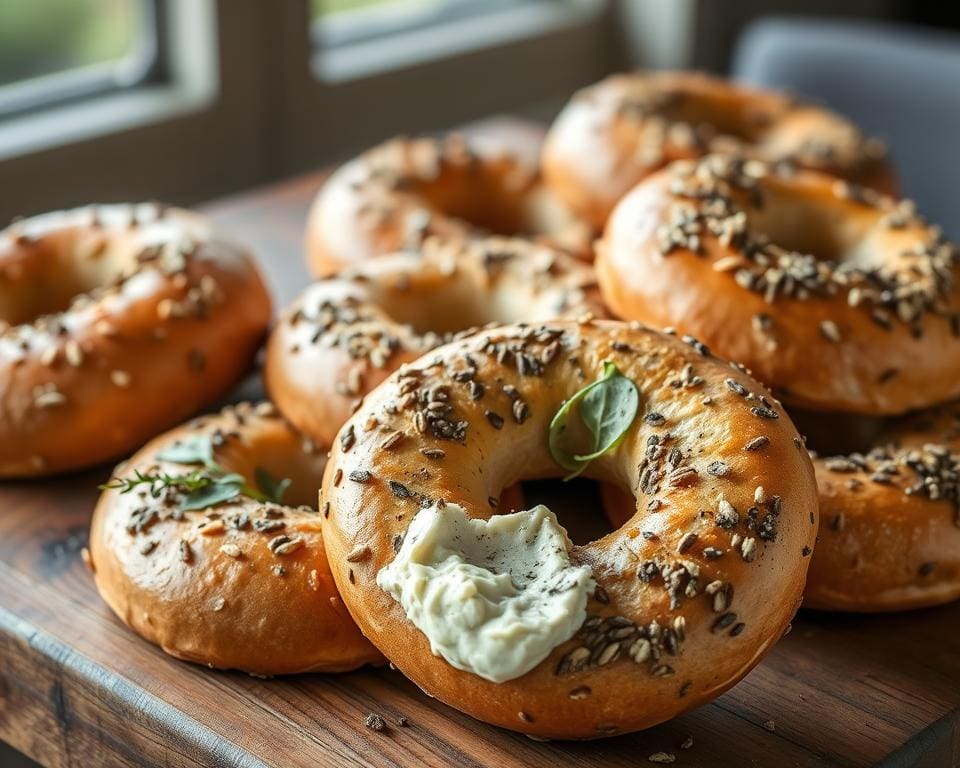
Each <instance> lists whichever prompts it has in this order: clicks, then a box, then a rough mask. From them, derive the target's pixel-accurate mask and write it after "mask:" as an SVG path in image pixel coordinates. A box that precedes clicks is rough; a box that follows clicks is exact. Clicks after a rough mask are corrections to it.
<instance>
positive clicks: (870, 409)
mask: <svg viewBox="0 0 960 768" xmlns="http://www.w3.org/2000/svg"><path fill="white" fill-rule="evenodd" d="M958 264H960V252H958V250H957V248H956V247H955V246H954V245H952V244H951V243H949V242H946V241H945V240H943V238H942V235H941V233H940V231H939V230H938V229H937V228H936V227H931V226H929V225H927V224H926V223H924V222H923V221H922V220H921V219H920V218H919V217H918V216H917V215H916V213H915V211H914V209H913V206H912V205H911V204H910V203H909V202H906V201H901V202H898V201H894V200H893V199H891V198H887V197H883V196H881V195H877V194H875V193H871V192H869V191H867V190H864V189H862V188H857V187H853V186H851V185H850V184H848V183H846V182H839V181H837V180H835V179H833V178H832V177H829V176H826V175H823V174H821V173H816V172H813V171H795V170H792V169H791V168H790V167H788V166H784V165H782V164H780V165H770V164H767V163H761V162H758V161H753V160H743V159H740V158H736V157H733V156H719V155H713V156H708V157H706V158H702V159H700V160H698V161H680V162H678V163H675V164H674V165H671V166H669V167H668V168H666V169H664V170H662V171H660V172H658V173H656V174H654V175H652V176H650V177H649V178H648V179H646V180H645V181H643V182H641V183H640V184H639V185H637V187H636V188H635V189H633V190H632V191H631V192H630V193H629V194H628V195H627V196H626V197H624V198H623V200H621V202H620V203H619V204H618V205H617V208H616V210H615V211H614V213H613V215H612V216H611V217H610V221H609V223H608V224H607V228H606V231H605V233H604V236H603V239H602V240H601V241H600V242H599V243H598V244H597V262H596V269H597V278H598V280H599V282H600V288H601V291H602V293H603V297H604V300H605V301H606V303H607V305H608V306H609V308H610V310H611V311H612V312H613V313H614V314H615V315H617V316H619V317H623V318H625V319H631V320H639V321H641V322H645V323H649V324H650V325H653V326H656V327H664V326H673V327H676V328H677V329H678V330H679V331H681V332H684V333H690V334H692V335H694V336H696V337H697V338H701V339H703V341H704V343H706V344H708V345H709V346H710V347H711V349H713V350H714V351H716V353H717V354H719V355H721V356H723V357H725V358H727V359H729V360H736V361H738V362H741V363H743V364H744V365H746V366H747V367H748V368H749V369H750V370H751V372H752V373H753V374H754V375H755V376H756V377H757V378H758V379H759V380H760V381H762V382H764V383H765V384H767V385H768V386H770V387H771V388H772V390H773V392H774V394H776V395H777V397H779V398H781V399H782V400H783V401H784V402H785V403H787V404H788V405H792V406H797V407H800V408H805V409H809V410H814V411H821V412H823V411H834V412H846V413H859V414H873V415H896V414H902V413H905V412H907V411H910V410H913V409H917V408H926V407H928V406H930V405H932V404H935V403H940V402H944V401H947V400H950V399H952V398H955V397H956V396H958V395H960V281H958V280H957V269H958Z"/></svg>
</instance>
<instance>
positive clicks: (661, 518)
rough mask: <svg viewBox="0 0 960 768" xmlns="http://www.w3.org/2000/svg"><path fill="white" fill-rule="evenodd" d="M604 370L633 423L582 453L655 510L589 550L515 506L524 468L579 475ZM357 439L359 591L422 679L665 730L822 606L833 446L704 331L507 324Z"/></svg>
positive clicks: (409, 389)
mask: <svg viewBox="0 0 960 768" xmlns="http://www.w3.org/2000/svg"><path fill="white" fill-rule="evenodd" d="M600 377H603V378H602V381H601V378H600ZM592 382H601V383H600V384H596V385H595V386H594V387H593V388H592V389H591V390H589V391H591V392H595V393H596V395H593V396H591V398H592V399H591V400H590V401H589V402H590V403H591V406H590V407H591V409H594V415H596V413H597V412H596V410H595V409H597V408H601V409H602V410H601V411H599V413H600V414H605V415H604V416H603V418H602V419H601V420H600V421H599V422H598V423H599V424H601V425H602V424H608V423H609V422H608V420H607V419H608V417H612V416H615V420H617V423H619V424H620V427H618V429H620V428H622V429H623V430H624V431H623V432H622V433H621V434H620V436H619V437H618V438H617V439H616V440H612V439H611V443H610V445H609V446H607V448H606V449H604V450H602V451H600V452H599V453H600V455H599V457H597V458H595V459H594V460H592V461H589V460H587V459H583V460H585V461H588V463H587V464H585V465H579V464H578V465H577V466H578V467H579V470H580V471H584V470H585V474H586V475H587V476H589V477H594V478H597V479H601V480H606V481H608V482H613V483H616V484H617V485H619V486H621V487H624V488H628V489H630V490H631V492H632V493H634V495H635V497H636V504H635V514H634V515H633V516H632V517H631V519H630V520H629V521H628V522H627V523H626V524H625V525H624V526H623V527H622V528H621V529H620V530H618V531H616V532H614V533H612V534H610V535H608V536H606V537H604V538H602V539H600V540H599V541H595V542H591V543H589V544H584V545H577V546H572V545H571V544H570V542H569V541H568V540H567V538H566V535H565V532H564V531H563V528H562V527H560V526H559V524H558V523H556V520H555V518H554V517H553V516H552V513H550V512H549V510H546V508H545V507H538V508H536V509H534V510H531V511H529V512H521V513H518V514H516V515H506V516H504V515H493V514H492V509H491V506H492V504H493V502H492V499H495V497H496V496H497V494H498V493H499V491H500V490H501V489H502V488H504V487H505V486H507V485H510V484H512V483H515V482H518V481H520V480H523V479H528V478H537V477H556V476H558V475H560V474H565V469H562V468H561V466H559V465H558V463H557V461H558V460H560V459H558V458H557V456H558V454H557V452H556V451H560V450H563V451H566V450H568V449H566V448H563V447H562V445H561V444H562V441H563V440H565V439H568V438H567V437H566V436H572V438H574V439H579V438H582V436H583V434H584V433H583V430H584V429H585V428H586V426H585V425H586V424H587V415H586V412H585V411H584V410H583V409H584V408H585V407H586V405H585V404H586V403H587V394H588V393H587V392H586V391H585V390H583V389H582V388H584V387H585V386H586V385H589V384H591V383H592ZM612 382H615V383H612ZM630 382H632V384H631V383H630ZM610 387H615V389H608V388H610ZM631 387H632V388H633V391H634V392H635V394H636V400H633V399H632V397H631V396H628V393H629V391H631ZM478 392H479V395H478ZM617 392H619V393H621V394H620V395H616V393H617ZM575 393H576V394H575ZM571 398H573V400H572V402H566V401H569V400H570V399H571ZM577 403H579V406H577V405H576V404H577ZM630 403H633V407H634V409H635V411H634V412H633V413H632V415H631V413H630V411H629V408H628V405H629V404H630ZM577 407H579V408H580V410H579V411H577ZM607 408H609V409H610V410H609V411H608V410H606V409H607ZM561 409H563V411H562V413H560V410H561ZM617 414H619V415H617ZM561 416H562V417H563V418H561ZM577 420H579V421H577ZM558 423H559V424H560V425H561V426H557V425H558ZM591 423H592V422H591ZM364 425H372V426H371V427H370V428H369V429H368V428H365V427H364ZM607 428H608V427H602V429H607ZM340 435H341V437H340V439H339V440H337V441H335V444H334V447H333V450H332V452H331V457H330V461H329V464H328V465H327V469H326V472H325V476H324V483H323V490H322V492H321V510H322V514H323V517H324V526H323V527H324V539H325V543H326V547H327V554H328V557H329V562H330V565H331V569H332V571H333V575H334V578H335V580H336V582H337V585H338V586H339V588H340V591H341V595H342V597H343V599H344V601H345V602H346V604H347V606H348V608H349V609H350V612H351V614H352V615H353V616H354V618H355V619H356V620H357V623H358V624H359V626H360V627H361V630H362V631H363V632H364V634H365V635H366V636H367V637H368V638H369V639H370V640H371V641H372V642H373V643H374V644H375V645H377V647H378V648H379V649H380V650H381V651H382V652H383V653H384V654H385V655H386V656H387V657H388V658H389V659H390V661H391V662H392V663H393V664H394V665H395V666H397V667H398V668H399V669H400V670H401V671H402V672H403V673H404V674H405V675H407V676H408V677H409V678H410V679H411V680H413V681H414V682H415V683H416V684H417V685H419V686H420V687H421V688H423V689H424V690H425V691H427V692H428V693H429V694H431V695H433V696H436V697H437V698H439V699H441V700H442V701H444V702H446V703H448V704H450V705H451V706H453V707H456V708H457V709H460V710H462V711H464V712H466V713H468V714H470V715H472V716H474V717H477V718H479V719H481V720H485V721H487V722H490V723H495V724H497V725H501V726H504V727H507V728H511V729H514V730H518V731H523V732H524V733H527V734H531V735H535V736H540V737H548V738H594V737H598V736H608V735H611V734H615V733H623V732H627V731H631V730H635V729H640V728H646V727H649V726H652V725H654V724H656V723H659V722H661V721H664V720H667V719H669V718H671V717H674V716H676V715H677V714H679V713H681V712H683V711H685V710H687V709H690V708H692V707H695V706H697V705H698V704H701V703H703V702H704V701H707V700H709V699H711V698H713V697H715V696H717V695H719V694H720V693H721V692H722V691H724V690H726V689H727V688H728V687H730V686H731V685H733V684H734V683H735V682H736V681H737V680H739V679H740V678H741V677H742V676H743V675H745V674H746V673H747V672H748V671H749V670H750V669H751V668H752V667H753V665H754V664H756V663H757V662H758V661H759V660H760V659H761V658H762V657H763V655H764V654H765V653H766V652H767V651H768V650H769V649H770V648H771V647H772V646H773V644H774V643H775V642H776V641H777V640H778V639H779V637H780V636H781V634H782V633H783V631H784V629H785V628H786V626H787V623H788V622H789V620H790V618H791V617H792V615H793V613H794V611H795V610H796V608H797V605H798V604H799V600H800V595H801V591H802V588H803V582H804V578H805V574H806V570H807V564H808V562H809V555H810V552H811V547H812V545H813V542H814V537H815V536H816V531H817V501H816V487H815V484H814V477H813V470H812V467H811V464H810V460H809V457H808V456H807V453H806V451H805V449H804V447H803V444H802V441H801V439H800V437H799V436H798V435H797V432H796V430H795V429H794V427H793V425H792V424H791V422H790V420H789V418H788V417H787V416H786V415H785V414H784V413H783V411H782V410H781V408H780V407H779V405H778V404H777V403H775V402H773V401H771V399H770V396H769V395H768V394H767V393H766V392H765V390H764V389H763V388H762V387H761V386H760V385H759V384H757V383H756V382H755V381H754V380H753V379H751V378H750V377H749V376H747V375H746V374H744V373H743V372H742V371H740V370H739V369H736V368H734V367H732V366H730V365H728V364H726V363H724V362H722V361H720V360H718V359H717V358H714V357H713V356H712V355H711V354H710V352H709V350H707V349H706V347H704V346H703V345H702V344H700V343H699V342H697V341H695V340H693V339H686V340H684V341H681V340H680V339H678V338H674V337H670V336H667V335H663V334H659V333H656V332H653V331H649V330H646V329H643V328H641V327H640V326H638V325H628V324H626V323H614V322H605V321H586V322H584V323H579V324H578V323H573V322H550V323H546V324H530V325H515V326H508V327H504V328H494V329H491V330H486V331H483V332H481V333H479V334H477V335H474V336H471V337H468V338H465V339H462V340H459V341H455V342H453V343H450V344H448V345H446V346H444V347H441V348H440V349H437V350H435V351H433V352H431V353H430V354H428V355H426V356H424V357H423V358H421V359H420V360H418V361H416V362H414V363H411V364H409V365H406V366H403V367H402V368H401V369H400V370H399V371H397V372H396V373H394V374H393V375H392V376H391V377H390V378H388V379H387V380H386V381H385V382H384V383H383V384H381V386H379V387H378V388H377V389H376V390H374V391H373V392H372V393H371V394H370V395H369V396H368V397H367V399H366V400H365V401H364V403H363V405H362V407H361V408H360V410H359V411H358V412H357V413H356V414H355V415H354V416H353V417H352V418H351V420H350V421H349V422H347V424H346V425H345V426H344V428H343V430H342V431H341V433H340ZM345 435H350V437H349V438H348V439H344V436H345ZM391 435H399V436H400V437H399V438H396V439H394V440H393V441H392V442H391V443H390V444H389V445H388V444H387V442H386V439H387V438H388V436H391ZM614 436H615V435H614ZM611 437H613V436H611ZM555 439H556V441H557V446H560V447H556V446H554V440H555ZM548 442H549V444H550V445H551V446H554V447H552V448H551V449H549V450H548ZM560 455H561V456H565V455H566V454H560ZM571 455H572V456H573V457H574V459H573V460H575V461H576V462H580V461H581V459H577V458H576V456H578V455H580V454H577V453H573V454H571ZM562 460H563V461H564V462H565V464H564V466H565V467H566V469H567V470H568V469H569V466H568V465H567V463H566V462H568V461H569V460H570V459H568V458H563V459H562ZM582 513H583V514H590V510H582ZM594 513H595V514H599V513H600V510H596V511H595V512H594ZM497 542H500V543H501V544H502V546H500V544H497ZM431 552H432V553H433V555H429V553H431ZM511 553H516V554H517V559H512V557H511ZM433 556H435V557H436V559H435V560H431V559H430V558H431V557H433ZM554 568H555V569H556V570H553V569H554ZM404 573H406V574H407V578H406V579H404V578H402V574H404ZM443 574H446V576H444V575H443ZM458 574H459V575H458ZM554 577H556V581H554V580H553V579H554ZM544 580H547V582H548V583H544ZM548 587H549V588H548ZM535 588H536V589H537V590H541V588H542V591H536V593H534V591H533V590H534V589H535ZM498 595H499V597H498ZM561 605H562V606H564V607H563V608H561ZM538 606H539V607H540V608H542V612H539V613H536V615H537V618H536V619H535V620H531V621H530V622H529V623H524V621H525V620H524V621H521V620H522V619H524V617H525V616H526V615H527V614H526V613H524V612H525V611H528V610H530V611H533V610H534V608H538ZM538 610H539V609H538ZM503 616H507V617H511V616H512V617H514V618H513V619H512V620H511V619H509V618H508V619H504V620H505V621H508V624H507V625H505V626H503V625H500V624H495V626H503V629H504V632H505V634H494V635H489V634H487V633H486V631H485V628H486V627H488V626H494V625H488V624H487V623H486V622H488V621H492V622H497V621H499V620H500V618H501V617H503ZM415 622H416V623H415ZM430 622H435V623H434V624H430ZM511 622H512V623H511ZM421 627H433V628H432V629H430V631H431V632H432V633H433V634H431V636H430V637H429V638H428V636H427V635H426V634H425V631H426V630H424V629H421ZM521 627H523V628H524V629H523V631H522V632H521V631H520V628H521ZM447 629H449V630H450V634H449V635H447V634H445V631H446V630H447ZM555 633H557V634H555ZM471 643H474V644H473V645H471ZM432 648H433V649H435V650H433V652H431V651H432ZM494 650H496V652H494ZM487 651H489V652H487ZM523 670H527V671H525V672H524V671H523ZM518 673H519V676H517V674H518Z"/></svg>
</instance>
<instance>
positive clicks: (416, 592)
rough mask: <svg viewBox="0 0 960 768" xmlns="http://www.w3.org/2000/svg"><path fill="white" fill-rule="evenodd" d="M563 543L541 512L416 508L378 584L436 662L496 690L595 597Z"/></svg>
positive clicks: (536, 659) (568, 631)
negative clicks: (478, 513) (475, 515)
mask: <svg viewBox="0 0 960 768" xmlns="http://www.w3.org/2000/svg"><path fill="white" fill-rule="evenodd" d="M569 549H570V541H569V539H568V538H567V534H566V531H565V530H564V529H563V527H562V526H561V525H560V523H559V522H557V518H556V517H555V516H554V514H553V513H552V512H551V511H550V510H549V509H547V508H546V507H544V506H542V505H540V506H537V507H534V508H533V509H530V510H527V511H524V512H515V513H513V514H510V515H494V516H493V517H491V518H490V519H489V520H477V519H471V518H470V517H468V516H467V514H466V511H465V510H464V509H463V507H460V506H457V505H456V504H446V505H443V506H433V507H429V508H427V509H422V510H420V512H418V513H417V515H416V517H414V519H413V521H412V522H411V523H410V527H409V529H408V530H407V533H406V536H405V537H404V540H403V544H402V545H401V547H400V550H399V552H397V556H396V557H395V558H394V560H393V562H391V563H390V564H389V565H387V566H385V567H384V568H382V569H381V570H380V572H379V573H378V574H377V584H378V585H379V586H380V588H381V589H383V590H384V591H386V592H388V593H389V594H390V595H392V596H393V598H394V599H395V600H396V601H397V602H399V603H400V605H401V606H402V607H403V610H404V612H405V613H406V615H407V618H408V619H409V620H410V621H411V622H413V624H414V626H416V627H417V628H418V629H419V630H420V631H421V632H423V634H424V635H426V637H427V639H428V640H429V641H430V648H431V650H432V651H433V653H434V654H435V655H438V656H441V657H443V658H444V659H445V660H446V661H448V662H449V663H450V664H452V665H453V666H454V667H456V668H457V669H462V670H465V671H467V672H472V673H473V674H475V675H479V676H480V677H482V678H484V679H486V680H491V681H492V682H495V683H501V682H504V681H505V680H512V679H513V678H516V677H520V676H521V675H523V674H525V673H526V672H529V671H530V670H531V669H533V668H534V667H535V666H537V664H539V663H540V662H541V661H543V660H544V659H545V658H546V657H547V656H548V655H549V654H550V651H552V650H553V649H554V648H555V647H557V646H558V645H560V644H561V643H563V642H564V641H566V640H568V639H570V638H571V637H572V636H573V635H574V633H575V632H576V631H577V630H578V629H579V628H580V625H581V624H583V621H584V619H585V618H586V606H587V597H588V596H589V595H590V594H592V592H593V590H594V589H595V584H594V581H593V575H592V572H591V570H590V568H589V567H587V566H582V565H573V564H571V562H570V556H569Z"/></svg>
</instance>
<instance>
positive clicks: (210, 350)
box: [0, 204, 270, 477]
mask: <svg viewBox="0 0 960 768" xmlns="http://www.w3.org/2000/svg"><path fill="white" fill-rule="evenodd" d="M269 319H270V300H269V297H268V296H267V292H266V289H265V288H264V285H263V282H262V281H261V279H260V276H259V274H258V273H257V270H256V268H255V267H254V265H253V263H252V262H251V260H250V258H249V256H248V254H247V253H246V252H245V251H244V250H243V249H241V248H239V247H237V246H234V245H232V244H229V243H227V242H225V241H224V240H222V239H220V238H219V237H218V236H217V235H215V234H214V233H213V232H212V231H211V225H210V222H209V221H208V220H207V219H206V218H204V217H203V216H200V215H199V214H196V213H191V212H189V211H184V210H178V209H171V208H163V207H161V206H158V205H154V204H149V205H112V206H96V207H90V208H82V209H77V210H72V211H64V212H59V213H50V214H46V215H43V216H37V217H35V218H32V219H27V220H23V221H20V222H18V223H16V224H14V225H11V226H10V227H9V228H7V229H6V230H4V231H2V232H0V320H2V321H3V330H2V333H0V476H2V477H22V476H27V475H41V474H49V473H53V472H63V471H66V470H71V469H77V468H79V467H83V466H89V465H92V464H96V463H98V462H102V461H106V460H108V459H114V458H116V457H117V456H120V455H123V454H125V453H127V452H128V451H130V450H132V449H134V448H136V447H137V446H139V445H141V444H142V443H143V442H144V441H145V440H146V439H147V438H149V437H151V436H152V435H155V434H156V433H157V432H159V431H160V430H162V429H166V428H167V427H170V426H172V425H173V424H176V423H177V422H179V421H182V420H183V419H184V418H186V417H188V416H190V415H191V414H192V413H194V412H196V411H197V410H198V409H199V408H201V407H202V406H204V405H207V404H209V403H210V402H212V401H214V400H216V399H217V398H219V397H220V396H222V395H223V394H224V393H225V392H226V391H227V390H228V389H229V388H230V387H231V386H233V385H234V384H235V383H236V382H237V380H238V379H239V378H240V377H241V376H242V375H243V374H244V373H245V372H246V371H247V370H248V368H249V367H250V365H251V362H252V360H253V356H254V354H255V352H256V349H257V346H258V345H259V343H260V341H261V339H262V337H263V335H264V333H265V331H266V327H267V323H268V322H269Z"/></svg>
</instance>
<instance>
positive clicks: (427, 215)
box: [306, 134, 593, 277]
mask: <svg viewBox="0 0 960 768" xmlns="http://www.w3.org/2000/svg"><path fill="white" fill-rule="evenodd" d="M526 154H529V155H530V156H529V157H527V156H526ZM536 159H537V158H536V154H535V153H523V152H514V151H513V150H512V149H510V148H507V147H506V146H505V145H503V144H502V143H492V144H491V143H489V142H482V141H480V140H478V139H471V140H467V139H464V138H463V137H462V136H459V135H456V134H454V135H450V136H448V137H447V138H445V139H442V140H437V139H403V138H401V139H393V140H391V141H388V142H386V143H385V144H382V145H380V146H378V147H375V148H374V149H371V150H369V151H367V152H365V153H364V154H363V155H361V156H360V157H358V158H357V159H355V160H353V161H351V162H349V163H347V164H346V165H344V166H343V167H341V168H340V169H339V170H337V171H336V172H335V173H334V174H333V176H331V177H330V179H329V180H328V181H327V182H326V183H325V184H324V185H323V188H322V189H321V190H320V192H319V194H318V195H317V198H316V200H315V201H314V203H313V206H312V208H311V210H310V217H309V220H308V222H307V231H306V250H307V259H308V263H309V267H310V270H311V272H313V274H314V275H316V276H317V277H327V276H329V275H332V274H334V273H336V272H339V271H340V270H341V269H344V268H345V267H351V266H356V265H357V264H358V263H359V262H362V261H365V260H366V259H369V258H371V257H373V256H382V255H385V254H390V253H395V252H396V251H403V250H416V249H418V248H419V246H420V245H421V243H422V242H423V241H424V239H425V238H427V237H429V236H431V235H432V236H437V237H444V238H446V237H454V238H458V239H459V238H461V237H464V236H467V235H470V236H473V235H484V234H491V233H492V234H498V235H524V236H531V237H543V238H545V239H547V240H549V241H550V242H552V243H553V244H555V245H558V246H561V247H564V248H566V249H568V250H571V251H572V252H574V253H576V254H577V255H580V256H583V257H584V258H590V257H591V256H592V254H591V253H590V242H591V239H592V236H593V232H592V231H591V230H590V229H589V227H587V226H586V225H585V224H584V223H583V222H581V221H579V220H577V219H575V218H574V217H573V216H572V215H571V214H570V213H569V212H568V211H567V210H566V209H565V208H563V206H561V205H560V204H559V203H558V202H557V201H556V200H555V199H554V198H553V196H552V195H551V194H550V193H549V192H547V190H546V189H545V188H544V186H543V185H542V183H541V182H540V178H539V173H538V171H537V163H536Z"/></svg>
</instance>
